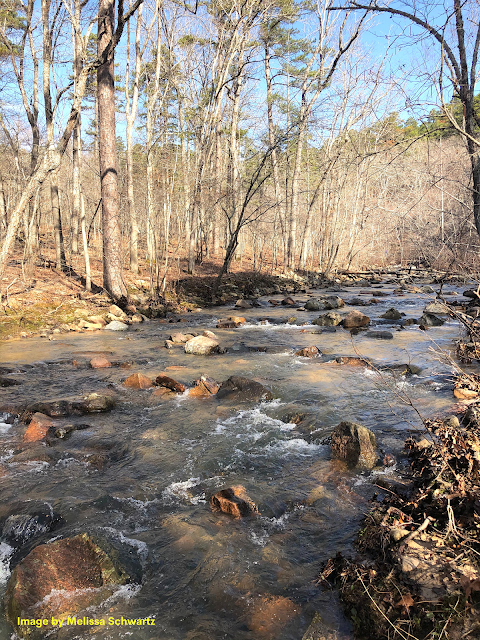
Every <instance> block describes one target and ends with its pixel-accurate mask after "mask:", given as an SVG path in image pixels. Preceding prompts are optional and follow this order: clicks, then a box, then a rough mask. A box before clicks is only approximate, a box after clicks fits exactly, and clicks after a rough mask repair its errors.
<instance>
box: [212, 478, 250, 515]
mask: <svg viewBox="0 0 480 640" xmlns="http://www.w3.org/2000/svg"><path fill="white" fill-rule="evenodd" d="M209 503H210V506H211V507H212V509H213V510H214V511H221V512H222V513H228V514H229V515H231V516H233V517H234V518H241V517H245V516H250V515H253V514H256V513H258V508H257V505H256V504H255V503H254V502H253V500H252V499H251V498H249V497H248V495H247V492H246V490H245V487H243V486H242V485H236V486H234V487H228V489H222V490H221V491H218V492H217V493H215V494H214V495H213V496H211V498H210V499H209Z"/></svg>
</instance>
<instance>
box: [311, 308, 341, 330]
mask: <svg viewBox="0 0 480 640" xmlns="http://www.w3.org/2000/svg"><path fill="white" fill-rule="evenodd" d="M341 321H342V316H341V315H340V314H339V313H335V311H329V312H328V313H324V314H323V315H321V316H319V317H318V318H317V319H316V320H314V321H313V322H312V324H316V325H317V326H319V327H336V326H337V325H339V324H340V323H341Z"/></svg>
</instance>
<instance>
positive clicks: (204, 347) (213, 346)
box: [185, 336, 219, 356]
mask: <svg viewBox="0 0 480 640" xmlns="http://www.w3.org/2000/svg"><path fill="white" fill-rule="evenodd" d="M218 348H219V344H218V341H217V340H213V339H212V338H207V337H206V336H197V337H196V338H192V339H191V340H189V341H188V342H186V343H185V353H191V354H193V355H195V356H208V355H210V354H211V353H215V352H216V351H218Z"/></svg>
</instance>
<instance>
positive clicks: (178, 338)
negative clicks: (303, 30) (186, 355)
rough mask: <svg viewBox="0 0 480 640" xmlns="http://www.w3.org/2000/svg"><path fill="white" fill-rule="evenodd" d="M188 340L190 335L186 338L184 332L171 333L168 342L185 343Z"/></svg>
mask: <svg viewBox="0 0 480 640" xmlns="http://www.w3.org/2000/svg"><path fill="white" fill-rule="evenodd" d="M189 340H191V337H190V338H188V337H187V336H186V335H185V334H184V333H172V335H171V336H170V342H173V343H174V344H185V343H186V342H188V341H189Z"/></svg>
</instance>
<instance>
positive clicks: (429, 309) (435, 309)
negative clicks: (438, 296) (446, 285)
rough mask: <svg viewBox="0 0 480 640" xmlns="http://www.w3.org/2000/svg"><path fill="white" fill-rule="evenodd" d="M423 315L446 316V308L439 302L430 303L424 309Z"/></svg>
mask: <svg viewBox="0 0 480 640" xmlns="http://www.w3.org/2000/svg"><path fill="white" fill-rule="evenodd" d="M424 311H425V313H440V314H442V313H443V314H448V311H449V310H448V307H447V305H446V304H444V303H443V302H440V301H438V300H437V301H436V302H430V303H429V304H427V306H426V307H425V309H424Z"/></svg>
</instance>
